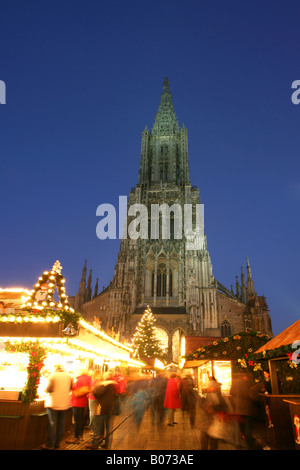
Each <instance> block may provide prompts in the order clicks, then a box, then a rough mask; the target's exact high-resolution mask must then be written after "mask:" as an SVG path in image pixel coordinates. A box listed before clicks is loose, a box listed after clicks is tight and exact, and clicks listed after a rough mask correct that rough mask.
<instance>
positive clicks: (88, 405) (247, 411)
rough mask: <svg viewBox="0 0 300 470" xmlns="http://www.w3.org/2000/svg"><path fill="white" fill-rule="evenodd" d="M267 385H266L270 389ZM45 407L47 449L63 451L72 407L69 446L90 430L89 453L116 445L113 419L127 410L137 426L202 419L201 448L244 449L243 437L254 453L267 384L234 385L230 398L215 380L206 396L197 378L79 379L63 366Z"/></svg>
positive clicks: (112, 374)
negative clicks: (259, 406)
mask: <svg viewBox="0 0 300 470" xmlns="http://www.w3.org/2000/svg"><path fill="white" fill-rule="evenodd" d="M265 386H266V385H264V387H265ZM46 391H47V392H48V397H47V400H46V403H45V407H46V408H47V413H48V437H47V443H46V445H45V446H43V447H42V448H43V449H57V448H59V446H60V442H61V439H62V437H63V435H64V431H65V417H66V413H67V410H68V409H69V408H70V406H71V407H72V413H73V422H74V427H73V433H74V435H73V437H72V438H71V439H69V440H67V443H72V444H79V443H80V441H81V440H82V439H83V433H84V429H85V427H86V426H88V427H89V428H90V430H91V442H90V444H88V445H87V448H89V449H98V448H99V447H101V448H104V449H107V448H109V445H110V438H111V425H112V419H113V416H115V415H119V414H120V413H121V410H122V407H124V405H125V403H126V409H127V410H130V412H131V413H132V416H133V419H134V423H135V425H136V427H137V431H138V428H139V426H140V425H141V422H142V419H143V416H144V414H145V412H149V413H150V416H151V419H152V423H157V424H158V425H162V424H166V425H167V426H171V427H175V426H176V424H177V421H176V411H178V410H181V412H182V414H183V419H184V422H185V423H187V424H189V426H191V428H194V427H195V425H196V418H197V413H199V414H201V449H211V450H213V449H217V448H218V443H219V441H220V440H225V441H227V442H230V443H232V444H234V445H235V446H236V447H238V446H239V442H240V439H241V437H242V438H243V439H244V440H245V443H246V445H247V447H248V448H249V449H252V448H253V447H254V439H253V419H254V416H255V411H256V403H257V401H258V396H259V392H262V391H264V389H263V388H262V385H261V384H260V385H253V384H251V381H250V379H249V376H247V375H246V374H241V375H240V376H239V377H236V378H235V379H234V380H233V383H232V389H231V393H230V399H229V398H228V397H224V396H223V395H222V393H221V384H219V383H218V382H217V381H216V379H215V378H214V377H211V378H210V380H209V382H208V384H207V387H206V389H205V390H203V392H204V394H203V395H202V396H201V397H200V396H199V393H198V391H197V390H196V389H195V384H194V381H193V378H192V376H191V375H189V374H186V373H183V374H177V373H170V374H167V373H165V372H164V371H161V372H158V373H156V374H155V376H152V375H150V374H137V375H135V376H130V377H128V376H125V375H123V374H122V373H121V371H120V369H118V368H116V369H115V370H108V371H107V372H105V373H104V374H103V373H101V372H100V370H98V369H96V370H94V371H91V373H89V372H87V371H81V372H80V373H79V374H78V376H77V377H76V378H74V379H73V378H72V377H71V375H70V374H69V373H68V372H66V371H65V370H64V369H63V368H62V367H61V366H58V367H57V368H56V370H55V372H54V373H53V374H52V375H51V376H50V377H49V383H48V387H47V390H46Z"/></svg>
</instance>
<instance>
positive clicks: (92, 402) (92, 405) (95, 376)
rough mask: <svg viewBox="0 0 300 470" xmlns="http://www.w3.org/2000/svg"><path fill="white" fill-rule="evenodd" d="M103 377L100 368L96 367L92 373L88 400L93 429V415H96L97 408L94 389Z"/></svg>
mask: <svg viewBox="0 0 300 470" xmlns="http://www.w3.org/2000/svg"><path fill="white" fill-rule="evenodd" d="M101 379H102V373H101V371H100V369H95V370H94V371H93V373H92V376H91V386H90V389H91V391H90V393H89V395H88V400H89V427H90V428H91V429H93V417H94V415H95V410H96V407H97V400H96V398H95V397H94V395H93V393H92V390H93V388H94V387H95V386H96V384H97V383H98V382H100V381H101Z"/></svg>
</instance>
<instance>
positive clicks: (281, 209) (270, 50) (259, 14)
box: [0, 0, 300, 335]
mask: <svg viewBox="0 0 300 470" xmlns="http://www.w3.org/2000/svg"><path fill="white" fill-rule="evenodd" d="M0 10H1V11H0V80H3V81H4V82H5V84H6V91H7V94H6V105H1V106H0V155H1V189H0V191H1V193H0V194H1V257H0V263H1V266H0V287H12V286H25V287H28V288H31V287H32V285H33V284H34V283H35V282H36V279H37V278H38V276H39V275H40V273H41V272H43V271H44V270H46V269H49V268H51V267H52V265H53V263H54V262H55V261H56V260H57V259H59V260H60V262H61V264H62V266H63V274H64V276H65V277H66V280H67V293H68V294H69V295H74V294H75V293H76V291H77V289H78V284H79V281H80V277H81V271H82V267H83V264H84V260H85V259H86V258H87V260H88V269H93V284H94V281H95V278H96V277H99V285H100V287H101V288H102V286H106V285H107V284H108V283H109V281H110V280H111V279H112V276H113V271H114V266H115V262H116V258H117V254H118V249H119V240H116V241H111V240H106V241H100V240H99V239H97V237H96V225H97V222H98V220H99V219H97V217H96V208H97V206H98V205H99V204H102V203H112V204H117V201H118V196H119V195H128V193H129V191H130V189H131V188H132V187H134V186H135V184H136V183H137V180H138V170H139V162H140V145H141V134H142V131H143V129H144V127H145V125H148V127H149V128H150V129H151V128H152V124H153V121H154V119H155V114H156V112H157V108H158V105H159V101H160V94H161V92H162V82H163V79H164V77H166V76H167V77H168V78H169V80H170V89H171V92H172V96H173V102H174V106H175V110H176V114H177V117H178V120H179V124H180V126H181V125H182V123H184V124H185V126H186V127H187V129H188V135H189V157H190V169H191V179H192V184H193V185H197V186H198V187H199V190H200V196H201V202H202V203H203V204H204V206H205V232H206V235H207V241H208V249H209V252H210V256H211V260H212V263H213V273H214V275H215V277H216V278H217V279H218V280H219V281H220V282H221V283H222V284H224V285H226V286H227V287H228V288H230V286H231V284H235V276H236V275H240V267H241V265H243V266H244V271H245V270H246V269H245V268H246V257H247V256H248V257H249V259H250V264H251V268H252V274H253V278H254V283H255V288H256V290H257V292H258V294H264V295H265V296H266V298H267V301H268V304H269V308H270V313H271V318H272V322H273V330H274V334H275V335H276V334H278V333H279V332H280V331H282V330H283V329H285V328H287V327H288V326H290V325H291V324H292V323H294V322H295V321H296V320H298V318H299V313H300V288H299V265H300V256H299V228H300V223H299V211H300V164H299V143H300V138H299V137H300V105H298V106H297V105H294V104H293V103H292V101H291V95H292V92H293V90H292V89H291V84H292V82H293V81H294V80H300V66H299V64H300V29H299V19H300V3H299V1H297V0H296V1H293V0H289V1H286V0H281V1H276V0H251V1H240V0H237V1H232V0H226V1H224V0H219V1H213V0H206V1H202V0H197V1H196V0H187V1H185V2H182V1H178V0H160V1H156V0H155V1H145V0H119V1H117V0H106V1H104V0H99V1H74V0H72V1H63V0H61V1H53V0H51V1H47V0H46V1H42V2H40V1H26V2H24V1H14V0H10V1H3V0H2V1H0Z"/></svg>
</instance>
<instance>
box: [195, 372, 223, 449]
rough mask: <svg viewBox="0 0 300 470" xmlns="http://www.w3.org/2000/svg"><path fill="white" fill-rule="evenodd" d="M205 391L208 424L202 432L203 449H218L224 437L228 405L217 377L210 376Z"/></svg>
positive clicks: (204, 406)
mask: <svg viewBox="0 0 300 470" xmlns="http://www.w3.org/2000/svg"><path fill="white" fill-rule="evenodd" d="M205 393H206V396H205V400H204V403H203V410H204V412H205V414H206V426H204V428H203V430H202V433H201V449H202V450H216V449H217V448H218V443H219V441H220V440H222V439H223V437H224V431H225V424H224V420H223V416H224V414H225V413H226V412H227V405H226V402H225V400H224V398H223V396H222V393H221V384H220V383H219V382H218V381H217V380H216V379H215V377H213V376H212V377H210V379H209V382H208V385H207V387H206V388H205Z"/></svg>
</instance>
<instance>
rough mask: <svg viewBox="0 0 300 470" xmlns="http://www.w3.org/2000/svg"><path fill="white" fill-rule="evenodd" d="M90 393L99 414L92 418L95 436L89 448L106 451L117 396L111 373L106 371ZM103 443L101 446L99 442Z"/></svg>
mask: <svg viewBox="0 0 300 470" xmlns="http://www.w3.org/2000/svg"><path fill="white" fill-rule="evenodd" d="M92 393H93V395H94V397H95V398H96V400H97V401H98V402H99V404H100V414H99V415H98V414H97V415H95V416H94V420H93V422H95V427H94V429H95V434H94V437H93V441H92V445H91V446H90V448H92V449H97V448H98V446H99V445H101V447H102V448H103V449H108V448H109V444H110V431H111V423H112V418H113V415H114V413H115V401H116V396H117V386H116V382H115V381H114V380H113V373H112V372H111V371H108V372H107V373H106V374H104V380H103V381H100V382H99V383H97V384H96V386H95V387H94V388H93V390H92ZM103 439H104V443H103V444H101V440H103Z"/></svg>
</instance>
